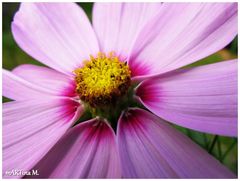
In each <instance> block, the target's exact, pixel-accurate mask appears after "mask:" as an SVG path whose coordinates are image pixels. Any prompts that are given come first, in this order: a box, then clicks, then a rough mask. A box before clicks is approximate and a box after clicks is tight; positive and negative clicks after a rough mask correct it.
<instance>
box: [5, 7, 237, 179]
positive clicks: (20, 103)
mask: <svg viewBox="0 0 240 181" xmlns="http://www.w3.org/2000/svg"><path fill="white" fill-rule="evenodd" d="M12 32H13V36H14V38H15V40H16V42H17V43H18V45H19V46H20V47H21V48H22V49H23V50H24V51H25V52H27V53H28V54H29V55H31V56H32V57H33V58H35V59H36V60H38V61H40V62H42V63H43V64H45V65H47V66H49V67H50V68H47V67H42V66H36V65H21V66H19V67H17V68H15V69H14V70H13V71H7V70H3V95H4V96H6V97H8V98H10V99H13V100H14V101H12V102H8V103H4V105H3V175H4V177H5V178H19V177H22V176H23V174H15V175H14V174H13V175H11V174H9V172H11V171H14V170H21V171H22V172H24V171H25V172H26V171H29V170H30V171H31V170H32V169H33V170H37V171H38V174H39V175H35V176H34V177H41V178H46V177H53V178H92V177H95V178H104V177H107V178H115V177H123V178H129V177H139V178H147V177H149V178H165V177H167V178H178V177H180V178H189V177H190V178H191V177H192V178H193V177H194V178H195V177H202V178H217V177H219V178H225V177H227V178H229V177H236V176H235V175H234V174H233V173H232V172H230V171H229V170H228V169H227V168H225V167H224V166H223V165H221V164H220V162H218V161H217V160H216V159H214V158H213V157H212V156H211V155H209V154H208V153H207V152H206V151H205V150H203V149H202V148H200V147H199V146H198V145H196V144H195V143H193V142H192V141H191V140H190V139H189V138H188V137H186V136H184V135H183V134H181V133H180V132H178V131H177V130H175V129H174V128H173V127H172V126H171V125H170V124H169V123H168V122H166V121H164V120H168V121H169V122H172V123H174V124H177V125H180V126H184V127H187V128H190V129H194V130H198V131H202V132H207V133H212V134H217V135H225V136H237V60H230V61H224V62H221V63H216V64H211V65H205V66H200V67H195V68H182V67H184V66H185V65H188V64H191V63H193V62H195V61H197V60H200V59H202V58H204V57H206V56H208V55H210V54H212V53H214V52H216V51H218V50H220V49H222V48H224V47H225V46H226V45H227V44H228V43H230V42H231V41H232V40H233V38H234V37H235V36H236V34H237V3H206V4H198V3H179V4H175V3H163V4H161V3H96V4H95V5H94V8H93V19H92V25H91V23H90V22H89V20H88V18H87V16H86V15H85V13H84V11H83V10H82V9H81V8H80V7H79V6H78V5H76V4H74V3H22V4H21V6H20V9H19V11H18V12H17V13H16V15H15V17H14V21H13V23H12ZM99 52H101V53H99ZM110 52H112V53H110ZM113 52H114V53H113ZM109 53H110V54H109ZM180 68H181V69H180ZM136 85H137V87H135V86H136ZM136 100H137V101H138V102H139V103H141V104H142V106H140V107H141V108H136V107H132V106H136V105H140V104H139V103H138V104H137V103H136ZM143 106H145V108H147V109H148V110H149V111H147V110H146V109H144V108H143ZM150 111H151V112H152V113H151V112H150ZM84 112H88V113H89V114H90V115H91V117H92V119H91V120H86V119H85V120H84V118H81V119H80V120H79V118H80V117H81V116H82V115H83V114H84ZM154 114H155V115H154ZM163 119H164V120H163ZM114 130H115V131H114ZM11 173H12V172H11Z"/></svg>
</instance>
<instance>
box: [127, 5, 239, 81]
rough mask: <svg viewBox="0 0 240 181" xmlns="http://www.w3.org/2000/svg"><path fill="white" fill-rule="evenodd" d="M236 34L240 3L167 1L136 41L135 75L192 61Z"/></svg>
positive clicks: (139, 76) (133, 53) (131, 61)
mask: <svg viewBox="0 0 240 181" xmlns="http://www.w3.org/2000/svg"><path fill="white" fill-rule="evenodd" d="M236 35H237V3H203V4H198V3H181V4H179V3H165V4H163V5H162V6H161V9H160V13H159V14H158V16H156V17H155V19H154V20H152V21H151V22H149V23H148V24H147V25H146V26H145V28H144V29H143V30H142V31H141V33H140V34H139V36H138V38H137V39H136V41H135V44H134V47H133V49H132V51H131V56H130V58H129V66H130V68H131V69H132V75H133V77H134V78H135V79H143V78H146V76H147V77H149V76H153V75H157V74H161V73H165V72H168V71H171V70H175V69H177V68H180V67H183V66H185V65H188V64H191V63H193V62H195V61H197V60H200V59H202V58H204V57H207V56H209V55H211V54H213V53H215V52H216V51H218V50H220V49H222V48H224V47H225V46H226V45H227V44H229V43H230V42H231V41H232V40H233V38H234V37H235V36H236Z"/></svg>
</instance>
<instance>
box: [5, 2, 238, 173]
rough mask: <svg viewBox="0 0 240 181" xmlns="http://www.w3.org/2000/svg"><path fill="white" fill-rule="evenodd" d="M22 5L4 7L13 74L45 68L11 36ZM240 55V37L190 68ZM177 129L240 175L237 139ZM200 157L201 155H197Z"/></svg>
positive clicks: (86, 7) (86, 6) (7, 55)
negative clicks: (19, 68)
mask: <svg viewBox="0 0 240 181" xmlns="http://www.w3.org/2000/svg"><path fill="white" fill-rule="evenodd" d="M78 4H79V5H80V6H81V7H82V8H83V9H84V10H85V12H86V13H87V15H88V17H89V19H90V20H91V12H92V6H93V3H78ZM18 7H19V3H3V7H2V9H3V11H2V12H3V21H2V23H3V42H2V43H3V51H2V52H3V68H5V69H8V70H12V69H13V68H14V67H16V66H18V65H21V64H26V63H28V64H36V65H42V64H41V63H39V62H38V61H36V60H34V59H32V58H31V57H30V56H29V55H27V54H26V53H25V52H23V51H22V50H21V49H20V48H19V47H18V46H17V44H16V43H15V41H14V39H13V36H12V33H11V28H10V26H11V21H12V19H13V16H14V13H15V12H16V11H17V9H18ZM237 51H238V38H237V37H236V38H235V39H234V40H233V41H232V43H231V44H229V45H228V46H227V47H226V48H225V49H223V50H221V51H219V52H217V53H215V54H213V55H211V56H209V57H207V58H205V59H203V60H200V61H198V62H195V63H193V64H191V65H188V66H186V67H193V66H200V65H204V64H210V63H215V62H220V61H225V60H229V59H234V58H237ZM7 101H10V100H9V99H7V98H3V102H7ZM174 126H175V127H176V129H178V130H180V131H181V132H183V133H184V134H186V135H187V136H188V137H190V138H191V139H192V140H193V141H194V142H196V143H197V144H198V145H200V146H201V147H202V148H204V149H205V150H206V151H208V152H209V153H210V154H212V155H213V156H214V157H215V158H217V159H218V160H219V161H220V162H222V163H223V164H224V165H226V166H227V167H228V168H230V169H231V170H232V171H233V172H235V173H236V174H237V164H238V162H237V160H238V159H237V149H238V143H237V138H230V137H223V136H216V135H210V134H205V133H200V132H197V131H193V130H190V129H186V128H183V127H180V126H176V125H174ZM196 156H198V155H196Z"/></svg>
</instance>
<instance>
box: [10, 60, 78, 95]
mask: <svg viewBox="0 0 240 181" xmlns="http://www.w3.org/2000/svg"><path fill="white" fill-rule="evenodd" d="M12 72H13V74H15V75H17V76H19V77H21V78H23V79H24V80H26V81H29V82H31V83H32V84H34V85H39V86H41V87H44V88H46V89H48V90H51V91H54V92H56V95H62V96H76V93H75V82H74V79H72V78H71V77H69V76H66V75H65V74H62V73H59V72H57V71H55V70H53V69H50V68H47V67H42V66H37V65H30V64H25V65H20V66H18V67H16V68H15V69H13V71H12Z"/></svg>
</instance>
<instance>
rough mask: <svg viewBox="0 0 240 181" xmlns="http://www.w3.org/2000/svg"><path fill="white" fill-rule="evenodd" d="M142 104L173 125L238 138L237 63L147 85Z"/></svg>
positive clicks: (164, 77)
mask: <svg viewBox="0 0 240 181" xmlns="http://www.w3.org/2000/svg"><path fill="white" fill-rule="evenodd" d="M136 94H137V95H138V96H139V99H140V101H141V102H142V103H143V104H144V105H145V106H146V107H147V108H148V109H149V110H150V111H152V112H153V113H155V114H157V115H158V116H160V117H161V118H164V119H166V120H168V121H170V122H173V123H175V124H178V125H180V126H184V127H187V128H191V129H194V130H198V131H203V132H207V133H212V134H219V135H226V136H237V60H232V61H225V62H221V63H216V64H211V65H205V66H200V67H195V68H191V69H182V70H179V71H175V72H172V73H168V74H165V75H162V76H160V77H158V78H154V79H149V80H148V81H144V82H143V83H142V84H140V86H139V87H138V88H137V91H136Z"/></svg>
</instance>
